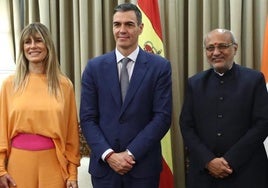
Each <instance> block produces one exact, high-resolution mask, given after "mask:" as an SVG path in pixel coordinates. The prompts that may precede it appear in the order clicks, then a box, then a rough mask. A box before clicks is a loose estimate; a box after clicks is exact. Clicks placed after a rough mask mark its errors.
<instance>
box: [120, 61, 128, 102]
mask: <svg viewBox="0 0 268 188" xmlns="http://www.w3.org/2000/svg"><path fill="white" fill-rule="evenodd" d="M128 62H129V58H124V59H123V60H122V61H121V63H122V68H121V73H120V85H121V96H122V101H123V102H124V99H125V96H126V94H127V89H128V85H129V77H128V71H127V64H128Z"/></svg>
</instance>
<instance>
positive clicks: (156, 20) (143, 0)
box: [137, 0, 174, 188]
mask: <svg viewBox="0 0 268 188" xmlns="http://www.w3.org/2000/svg"><path fill="white" fill-rule="evenodd" d="M137 6H138V7H139V8H140V10H141V12H142V18H143V19H142V20H143V23H144V28H143V33H142V34H141V36H140V38H139V45H140V47H141V48H143V49H144V50H145V51H148V52H151V53H154V54H158V55H161V56H163V57H164V56H165V54H164V45H163V42H162V29H161V22H160V14H159V7H158V0H138V1H137ZM161 145H162V155H163V160H162V161H163V170H162V172H161V175H160V185H159V188H173V187H174V183H173V164H172V151H171V137H170V131H168V132H167V134H166V135H165V137H164V138H163V139H162V141H161Z"/></svg>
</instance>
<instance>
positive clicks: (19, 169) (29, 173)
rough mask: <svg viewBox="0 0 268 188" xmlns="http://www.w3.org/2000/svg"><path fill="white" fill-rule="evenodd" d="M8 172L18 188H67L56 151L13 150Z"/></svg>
mask: <svg viewBox="0 0 268 188" xmlns="http://www.w3.org/2000/svg"><path fill="white" fill-rule="evenodd" d="M7 171H8V173H9V175H10V176H11V177H12V178H13V179H14V181H15V182H16V184H17V187H16V188H66V183H65V181H64V179H63V177H62V173H61V167H60V164H59V162H58V159H57V156H56V150H55V149H49V150H41V151H28V150H22V149H16V148H12V149H11V153H10V156H9V159H8V165H7Z"/></svg>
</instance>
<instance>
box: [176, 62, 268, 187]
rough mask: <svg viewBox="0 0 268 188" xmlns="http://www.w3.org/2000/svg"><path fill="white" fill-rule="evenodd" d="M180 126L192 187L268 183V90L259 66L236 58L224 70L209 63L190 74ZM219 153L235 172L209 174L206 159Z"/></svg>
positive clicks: (249, 185)
mask: <svg viewBox="0 0 268 188" xmlns="http://www.w3.org/2000/svg"><path fill="white" fill-rule="evenodd" d="M180 126H181V131H182V135H183V138H184V142H185V145H186V146H187V147H188V149H189V159H190V166H189V174H188V175H187V179H188V181H187V182H188V183H187V184H188V187H187V188H268V160H267V156H266V153H265V149H264V146H263V141H264V139H265V138H266V136H268V93H267V89H266V86H265V80H264V77H263V75H262V74H261V73H260V72H257V71H255V70H252V69H248V68H245V67H242V66H239V65H237V64H234V65H233V67H232V69H231V70H229V71H228V72H226V73H225V74H224V76H219V75H218V74H216V73H215V72H214V70H213V69H210V70H207V71H204V72H202V73H199V74H197V75H195V76H193V77H191V78H190V79H189V81H188V88H187V93H186V98H185V102H184V105H183V108H182V112H181V117H180ZM215 157H224V158H225V159H226V160H227V161H228V162H229V165H230V166H231V168H233V170H234V172H233V174H232V175H230V176H229V177H227V178H225V179H215V178H213V177H212V176H210V175H209V174H208V171H207V170H206V169H205V165H206V164H207V163H208V162H209V161H210V160H212V159H213V158H215Z"/></svg>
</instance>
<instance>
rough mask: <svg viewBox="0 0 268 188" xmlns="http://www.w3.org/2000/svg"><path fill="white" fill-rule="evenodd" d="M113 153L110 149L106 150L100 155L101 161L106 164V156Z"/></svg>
mask: <svg viewBox="0 0 268 188" xmlns="http://www.w3.org/2000/svg"><path fill="white" fill-rule="evenodd" d="M113 151H114V150H112V149H111V148H110V149H107V150H106V151H105V152H104V153H103V154H102V156H101V159H102V160H103V161H104V162H106V161H105V158H106V156H107V155H108V154H109V153H111V152H113Z"/></svg>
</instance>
